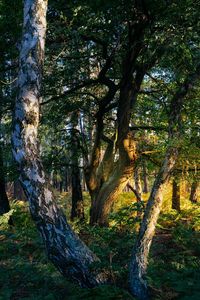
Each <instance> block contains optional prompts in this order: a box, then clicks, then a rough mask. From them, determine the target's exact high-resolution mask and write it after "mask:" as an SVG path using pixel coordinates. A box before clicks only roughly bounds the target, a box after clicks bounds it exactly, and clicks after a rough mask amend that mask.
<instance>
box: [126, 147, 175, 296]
mask: <svg viewBox="0 0 200 300" xmlns="http://www.w3.org/2000/svg"><path fill="white" fill-rule="evenodd" d="M177 156H178V151H177V149H176V148H172V149H169V150H168V152H167V155H166V157H165V160H164V161H163V164H162V167H161V169H160V172H159V174H158V175H157V178H156V180H155V182H154V185H153V188H152V191H151V194H150V197H149V200H148V203H147V207H146V210H145V214H144V218H143V221H142V224H141V227H140V232H139V235H138V239H137V242H136V244H135V247H134V250H133V256H132V260H131V264H130V277H129V279H130V289H131V292H132V293H133V295H136V296H137V297H138V298H139V299H142V300H146V299H149V295H148V290H147V284H146V281H145V279H144V276H145V274H146V269H147V259H148V254H149V250H150V246H151V242H152V238H153V235H154V230H155V226H156V223H157V219H158V216H159V213H160V209H161V205H162V189H163V185H164V183H165V182H166V181H167V179H168V178H169V176H170V173H171V171H172V169H173V167H174V165H175V162H176V158H177Z"/></svg>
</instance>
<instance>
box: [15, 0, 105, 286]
mask: <svg viewBox="0 0 200 300" xmlns="http://www.w3.org/2000/svg"><path fill="white" fill-rule="evenodd" d="M46 10H47V1H45V0H26V1H25V6H24V23H23V36H22V44H21V51H20V66H19V74H18V94H17V98H16V103H15V113H14V120H13V123H14V128H13V134H12V145H13V156H14V159H15V161H16V162H17V164H18V166H19V171H20V175H21V176H20V182H21V184H22V186H23V189H24V191H25V194H26V196H27V198H28V201H29V204H30V212H31V215H32V218H33V220H34V221H35V223H36V225H37V228H38V230H39V232H40V234H41V236H42V238H43V241H44V244H45V246H46V251H47V254H48V257H49V259H50V260H51V261H52V262H53V264H54V265H55V266H56V267H57V269H58V270H59V271H60V272H61V273H62V274H63V275H65V276H67V277H68V278H69V279H70V280H74V281H76V282H78V283H79V284H80V285H81V286H85V287H93V286H95V285H97V284H100V283H103V282H105V276H104V274H99V273H97V272H96V271H94V272H92V271H91V270H90V265H91V264H92V263H94V262H96V261H98V258H97V257H96V256H95V255H94V254H93V253H92V252H91V251H90V250H89V249H88V247H87V246H86V245H85V244H84V243H83V242H82V241H81V240H80V239H79V238H78V236H77V235H76V234H75V233H74V232H73V231H72V229H71V227H70V226H69V224H68V223H67V221H66V217H65V215H64V214H63V212H62V211H61V210H60V209H59V207H58V206H57V205H56V203H55V199H54V196H53V193H52V191H51V189H50V187H49V183H48V181H47V179H46V177H45V174H44V170H43V166H42V163H41V160H40V157H39V147H38V139H37V132H38V124H39V102H40V90H41V79H42V65H43V60H44V44H45V33H46Z"/></svg>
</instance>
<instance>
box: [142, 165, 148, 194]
mask: <svg viewBox="0 0 200 300" xmlns="http://www.w3.org/2000/svg"><path fill="white" fill-rule="evenodd" d="M147 176H148V174H147V166H146V161H145V160H144V161H143V162H142V179H143V193H145V194H147V193H148V192H149V185H148V177H147Z"/></svg>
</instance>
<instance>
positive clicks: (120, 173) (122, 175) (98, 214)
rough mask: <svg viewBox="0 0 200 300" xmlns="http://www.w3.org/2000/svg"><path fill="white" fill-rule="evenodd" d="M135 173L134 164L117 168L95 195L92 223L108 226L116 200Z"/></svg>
mask: <svg viewBox="0 0 200 300" xmlns="http://www.w3.org/2000/svg"><path fill="white" fill-rule="evenodd" d="M132 174H133V165H131V164H130V166H129V167H126V168H123V169H121V170H120V168H116V170H115V172H114V174H113V175H112V176H110V177H109V179H108V181H107V182H105V183H104V184H103V186H102V187H101V190H100V191H99V193H98V195H97V196H96V197H95V199H94V201H93V205H92V209H91V218H90V223H91V224H92V225H94V224H98V225H100V226H108V216H109V213H110V210H111V207H112V205H113V203H114V201H115V200H116V199H117V197H118V195H119V194H120V193H121V192H122V191H123V189H124V188H125V186H126V185H127V183H128V181H129V178H130V177H131V176H132Z"/></svg>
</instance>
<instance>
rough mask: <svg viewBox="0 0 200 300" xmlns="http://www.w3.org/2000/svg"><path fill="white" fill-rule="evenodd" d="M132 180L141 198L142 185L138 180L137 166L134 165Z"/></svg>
mask: <svg viewBox="0 0 200 300" xmlns="http://www.w3.org/2000/svg"><path fill="white" fill-rule="evenodd" d="M134 182H135V190H136V191H137V194H138V195H139V197H140V198H141V195H142V187H141V181H140V174H139V167H136V168H135V170H134Z"/></svg>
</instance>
